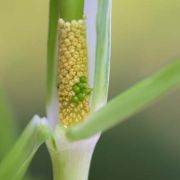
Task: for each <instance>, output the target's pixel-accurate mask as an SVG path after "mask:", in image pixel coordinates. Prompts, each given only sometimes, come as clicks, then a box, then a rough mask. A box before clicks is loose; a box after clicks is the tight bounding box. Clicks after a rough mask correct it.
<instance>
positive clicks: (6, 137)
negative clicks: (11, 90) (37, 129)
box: [0, 88, 17, 160]
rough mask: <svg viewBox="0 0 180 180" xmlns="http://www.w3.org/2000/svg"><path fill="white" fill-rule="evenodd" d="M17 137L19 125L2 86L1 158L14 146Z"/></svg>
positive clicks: (0, 115)
mask: <svg viewBox="0 0 180 180" xmlns="http://www.w3.org/2000/svg"><path fill="white" fill-rule="evenodd" d="M16 137H17V126H15V123H14V119H13V113H12V109H11V107H10V105H9V103H8V101H7V98H6V95H5V93H4V92H3V90H2V89H1V88H0V160H1V159H2V157H3V156H4V155H5V154H6V152H7V151H8V150H9V149H10V147H12V145H13V144H14V142H15V139H16Z"/></svg>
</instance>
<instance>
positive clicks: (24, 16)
mask: <svg viewBox="0 0 180 180" xmlns="http://www.w3.org/2000/svg"><path fill="white" fill-rule="evenodd" d="M47 19H48V1H47V0H31V1H24V0H6V1H3V0H0V84H1V86H3V88H4V90H5V93H6V95H7V97H8V100H9V102H10V105H11V107H12V109H13V112H14V118H15V124H16V126H17V127H18V128H19V131H18V134H20V133H21V132H22V130H23V128H24V127H25V125H26V124H27V123H28V121H29V120H30V118H32V116H33V114H35V113H37V114H39V115H41V116H43V115H45V93H46V41H47V25H48V24H47V23H48V21H47ZM112 35H113V36H112V38H113V41H112V42H113V44H112V61H111V78H110V91H109V99H111V98H113V97H114V96H116V95H117V94H118V93H119V92H122V91H123V90H125V89H126V88H128V87H129V86H131V85H132V84H134V83H135V82H136V81H138V80H140V79H143V78H144V77H146V76H147V75H149V74H151V73H152V72H155V71H156V70H158V69H159V68H160V67H162V66H163V65H165V64H167V63H169V62H171V61H173V59H175V58H177V57H180V2H179V0H134V1H132V0H114V1H113V26H112ZM0 134H1V136H3V134H2V132H0ZM29 175H30V176H31V177H32V180H51V179H52V174H51V164H50V159H49V156H48V153H47V150H46V148H45V146H43V147H41V149H40V150H39V151H38V154H37V155H36V157H35V158H34V160H33V162H32V164H31V168H30V171H29ZM101 179H103V180H109V179H113V180H120V179H123V180H179V179H180V91H179V90H178V89H177V90H174V91H173V92H172V93H170V94H169V95H168V96H166V97H164V98H161V99H160V101H158V102H157V103H155V104H153V105H151V106H150V107H148V108H146V109H145V110H144V111H143V112H141V113H138V114H137V115H135V116H133V117H131V118H130V119H129V120H128V121H126V122H124V123H123V124H121V125H119V126H117V127H116V128H113V129H112V130H110V131H108V132H106V133H104V134H103V135H102V138H101V140H100V141H99V143H98V145H97V148H96V151H95V154H94V157H93V161H92V167H91V171H90V180H101Z"/></svg>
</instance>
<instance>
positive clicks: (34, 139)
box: [0, 116, 51, 180]
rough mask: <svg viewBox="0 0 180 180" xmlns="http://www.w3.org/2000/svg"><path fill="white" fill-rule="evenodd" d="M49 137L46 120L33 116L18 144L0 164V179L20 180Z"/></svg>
mask: <svg viewBox="0 0 180 180" xmlns="http://www.w3.org/2000/svg"><path fill="white" fill-rule="evenodd" d="M50 135H51V133H50V130H49V128H48V126H47V124H46V119H44V118H43V119H40V118H39V117H38V116H35V117H34V118H33V119H32V121H31V122H30V124H29V125H28V126H27V128H26V129H25V130H24V132H23V134H22V135H21V137H20V138H19V140H18V142H17V143H16V144H15V146H14V147H13V148H12V149H11V151H10V152H9V154H7V156H6V157H5V158H4V159H3V161H2V162H1V163H0V179H2V180H21V179H22V178H23V177H24V174H25V173H26V171H27V168H28V166H29V164H30V162H31V160H32V158H33V156H34V155H35V153H36V151H37V150H38V148H39V147H40V145H41V144H42V143H44V142H45V141H46V139H47V138H48V137H49V136H50Z"/></svg>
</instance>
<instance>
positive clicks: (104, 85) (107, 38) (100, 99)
mask: <svg viewBox="0 0 180 180" xmlns="http://www.w3.org/2000/svg"><path fill="white" fill-rule="evenodd" d="M111 5H112V2H111V0H99V1H98V14H97V25H96V26H97V28H96V29H97V45H96V62H95V77H94V87H93V97H92V108H93V110H97V109H99V108H100V107H102V106H103V105H105V104H106V102H107V97H108V87H109V72H110V54H111Z"/></svg>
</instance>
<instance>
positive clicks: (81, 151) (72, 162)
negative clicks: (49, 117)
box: [47, 127, 99, 180]
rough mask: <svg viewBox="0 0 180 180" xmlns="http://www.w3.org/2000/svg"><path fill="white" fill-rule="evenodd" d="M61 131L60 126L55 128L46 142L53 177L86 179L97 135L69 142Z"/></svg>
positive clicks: (63, 179) (55, 178) (58, 178)
mask: <svg viewBox="0 0 180 180" xmlns="http://www.w3.org/2000/svg"><path fill="white" fill-rule="evenodd" d="M62 131H63V130H62V129H61V127H58V128H56V130H55V134H54V139H53V140H51V141H49V142H48V144H47V145H48V149H49V152H50V156H51V160H52V165H53V176H54V177H53V179H54V180H87V179H88V174H89V169H90V163H91V158H92V155H93V152H94V148H95V145H96V143H97V141H98V139H99V135H96V136H94V137H92V138H90V139H86V140H83V141H76V142H70V141H69V140H68V139H67V138H66V137H65V136H64V134H63V133H62Z"/></svg>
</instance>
